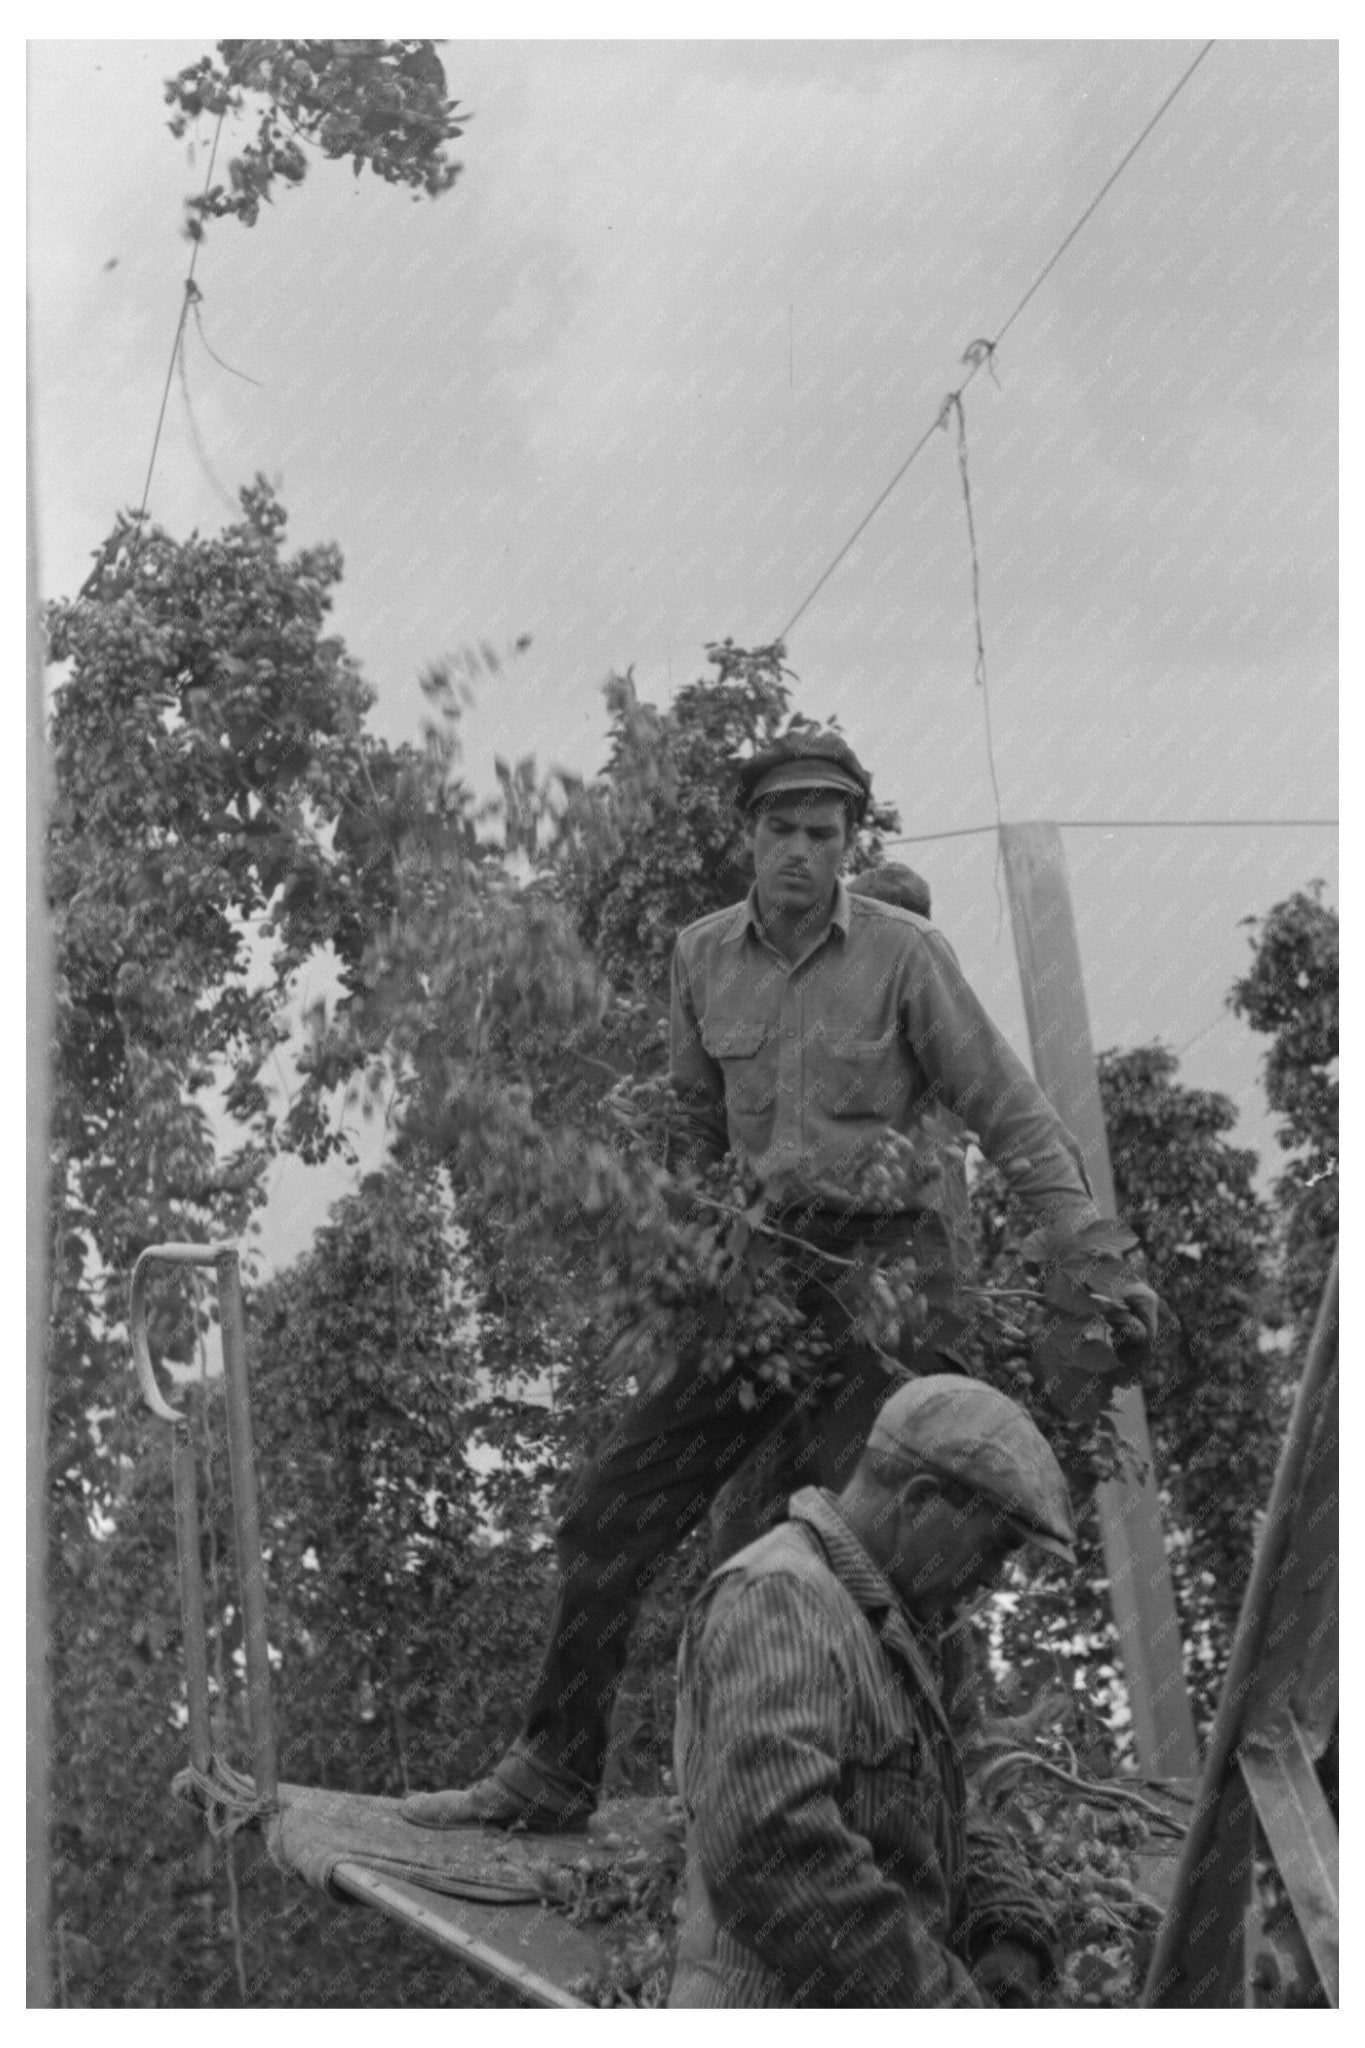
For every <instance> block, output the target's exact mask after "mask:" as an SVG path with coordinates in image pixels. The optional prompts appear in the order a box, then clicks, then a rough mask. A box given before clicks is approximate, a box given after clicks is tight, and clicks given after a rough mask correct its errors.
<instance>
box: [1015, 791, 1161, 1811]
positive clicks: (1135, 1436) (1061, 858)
mask: <svg viewBox="0 0 1365 2048" xmlns="http://www.w3.org/2000/svg"><path fill="white" fill-rule="evenodd" d="M1000 841H1001V848H1002V851H1003V854H1004V861H1005V879H1006V884H1007V887H1008V890H1009V899H1010V918H1011V922H1012V924H1013V926H1014V947H1015V952H1016V954H1017V956H1018V960H1019V979H1020V983H1021V985H1022V987H1023V993H1024V1014H1025V1016H1026V1017H1027V1019H1028V1030H1029V1040H1030V1043H1031V1045H1032V1048H1033V1071H1034V1074H1035V1076H1036V1078H1037V1081H1038V1085H1039V1087H1040V1088H1041V1089H1042V1091H1043V1093H1044V1094H1045V1095H1046V1096H1047V1098H1048V1101H1049V1102H1050V1103H1051V1104H1052V1106H1053V1108H1054V1109H1055V1110H1056V1111H1057V1113H1058V1115H1059V1116H1060V1117H1061V1118H1062V1121H1063V1122H1064V1123H1065V1125H1066V1126H1067V1129H1068V1130H1069V1131H1070V1132H1071V1135H1072V1136H1073V1138H1074V1139H1075V1140H1076V1143H1077V1145H1078V1146H1079V1147H1080V1150H1081V1155H1082V1157H1083V1158H1084V1160H1085V1166H1086V1171H1087V1173H1088V1174H1089V1176H1090V1185H1091V1188H1092V1189H1093V1191H1094V1196H1095V1201H1096V1204H1097V1206H1098V1207H1099V1209H1100V1211H1101V1213H1102V1214H1103V1215H1105V1216H1112V1215H1114V1213H1115V1202H1114V1176H1113V1170H1112V1168H1111V1166H1110V1163H1109V1141H1108V1137H1107V1135H1106V1132H1105V1127H1104V1111H1103V1109H1102V1107H1101V1104H1100V1092H1099V1083H1098V1081H1097V1080H1096V1076H1095V1048H1094V1045H1093V1043H1092V1041H1091V1037H1090V1016H1089V1012H1088V1010H1087V1008H1086V1001H1085V981H1084V978H1083V976H1082V973H1081V955H1080V947H1079V945H1078V944H1077V940H1076V921H1075V918H1074V917H1073V915H1072V909H1071V889H1070V884H1069V882H1068V879H1067V872H1066V856H1065V854H1064V852H1063V851H1062V840H1061V834H1060V833H1059V832H1058V830H1057V827H1056V826H1055V825H1002V826H1001V828H1000ZM1116 1408H1117V1412H1118V1422H1119V1428H1120V1431H1121V1433H1122V1435H1123V1438H1124V1440H1125V1441H1126V1442H1127V1443H1128V1444H1129V1445H1130V1446H1131V1447H1132V1451H1133V1453H1134V1455H1135V1457H1136V1459H1137V1461H1138V1462H1139V1463H1140V1464H1141V1465H1142V1466H1144V1467H1145V1468H1146V1470H1147V1472H1148V1474H1149V1476H1148V1477H1147V1478H1146V1479H1145V1480H1143V1481H1142V1482H1141V1483H1138V1482H1137V1481H1134V1480H1131V1479H1116V1480H1111V1481H1109V1482H1108V1483H1107V1484H1105V1485H1104V1486H1101V1487H1100V1488H1099V1489H1098V1491H1097V1493H1096V1506H1097V1508H1098V1512H1099V1520H1100V1530H1101V1533H1102V1536H1103V1539H1104V1557H1105V1564H1106V1567H1107V1569H1108V1573H1109V1597H1110V1601H1111V1603H1112V1606H1113V1612H1114V1626H1115V1628H1116V1630H1117V1632H1118V1639H1119V1649H1120V1653H1121V1655H1122V1658H1123V1672H1124V1678H1125V1680H1126V1682H1127V1686H1128V1699H1129V1705H1130V1707H1131V1710H1132V1715H1133V1736H1134V1741H1135V1744H1136V1747H1137V1756H1138V1762H1139V1765H1140V1766H1141V1768H1142V1770H1143V1771H1144V1772H1146V1773H1147V1774H1148V1776H1150V1777H1157V1778H1185V1777H1194V1776H1195V1775H1197V1773H1198V1769H1199V1748H1198V1742H1197V1740H1196V1737H1195V1732H1194V1718H1193V1716H1192V1714H1191V1712H1190V1702H1189V1694H1188V1693H1187V1691H1186V1689H1185V1672H1184V1663H1183V1657H1182V1651H1181V1641H1180V1626H1179V1622H1178V1620H1177V1617H1176V1611H1175V1596H1174V1594H1173V1592H1172V1590H1171V1577H1170V1572H1169V1570H1168V1569H1167V1565H1166V1550H1165V1545H1164V1542H1163V1539H1162V1529H1161V1508H1160V1503H1159V1501H1158V1498H1157V1491H1156V1485H1155V1482H1154V1480H1153V1479H1152V1478H1151V1476H1150V1473H1151V1468H1152V1446H1151V1439H1150V1437H1149V1436H1148V1433H1147V1416H1146V1411H1145V1409H1144V1407H1143V1403H1142V1395H1141V1393H1140V1391H1139V1390H1138V1388H1136V1387H1128V1388H1125V1389H1124V1390H1123V1391H1122V1393H1120V1395H1119V1396H1118V1399H1117V1402H1116Z"/></svg>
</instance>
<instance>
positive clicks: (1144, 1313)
mask: <svg viewBox="0 0 1365 2048" xmlns="http://www.w3.org/2000/svg"><path fill="white" fill-rule="evenodd" d="M1114 1292H1115V1295H1116V1296H1117V1299H1116V1300H1115V1301H1114V1303H1113V1305H1112V1307H1111V1308H1110V1309H1109V1310H1108V1311H1107V1312H1106V1316H1105V1320H1106V1321H1107V1322H1108V1324H1109V1327H1110V1332H1111V1335H1110V1342H1111V1343H1112V1344H1113V1347H1114V1353H1115V1356H1116V1357H1117V1358H1119V1359H1121V1360H1122V1362H1123V1364H1124V1365H1128V1366H1133V1365H1141V1364H1143V1363H1145V1361H1146V1360H1147V1358H1148V1357H1149V1356H1150V1355H1151V1351H1152V1347H1153V1345H1154V1344H1155V1343H1156V1332H1157V1321H1158V1318H1159V1316H1160V1314H1161V1300H1160V1297H1159V1296H1158V1294H1157V1293H1156V1290H1155V1289H1154V1288H1151V1287H1149V1286H1148V1285H1147V1282H1146V1281H1145V1280H1125V1281H1123V1282H1122V1283H1121V1284H1120V1285H1119V1286H1118V1287H1116V1288H1115V1290H1114Z"/></svg>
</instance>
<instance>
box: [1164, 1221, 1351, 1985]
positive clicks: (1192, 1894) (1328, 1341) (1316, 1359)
mask: <svg viewBox="0 0 1365 2048" xmlns="http://www.w3.org/2000/svg"><path fill="white" fill-rule="evenodd" d="M1338 1295H1339V1265H1338V1260H1337V1258H1336V1257H1335V1256H1334V1257H1333V1260H1332V1270H1331V1273H1330V1274H1329V1276H1328V1281H1327V1286H1326V1288H1325V1289H1324V1291H1323V1297H1322V1301H1321V1304H1320V1305H1319V1308H1318V1314H1317V1320H1316V1322H1315V1323H1314V1326H1313V1335H1312V1339H1311V1341H1310V1343H1309V1346H1308V1356H1307V1358H1306V1360H1305V1361H1304V1369H1303V1373H1302V1376H1301V1378H1300V1380H1299V1386H1298V1391H1297V1393H1296V1394H1295V1396H1294V1408H1293V1412H1292V1414H1291V1415H1290V1418H1289V1427H1288V1429H1287V1430H1286V1431H1285V1438H1284V1444H1283V1446H1282V1448H1281V1451H1280V1459H1279V1464H1278V1465H1277V1467H1276V1470H1275V1483H1274V1485H1273V1486H1272V1488H1271V1492H1270V1503H1269V1506H1268V1507H1267V1509H1266V1518H1265V1524H1264V1526H1263V1528H1262V1530H1261V1534H1260V1538H1259V1540H1258V1542H1257V1545H1256V1555H1255V1558H1254V1559H1253V1561H1252V1567H1251V1577H1250V1579H1249V1580H1248V1582H1247V1588H1246V1592H1245V1593H1244V1594H1243V1596H1242V1611H1241V1613H1240V1614H1239V1615H1238V1618H1237V1629H1236V1632H1235V1634H1234V1636H1233V1640H1232V1650H1231V1653H1230V1655H1229V1658H1228V1665H1227V1669H1226V1671H1225V1672H1224V1673H1223V1684H1222V1689H1221V1691H1220V1693H1219V1696H1218V1711H1217V1713H1216V1714H1215V1716H1214V1722H1213V1727H1212V1729H1211V1730H1210V1732H1209V1740H1208V1752H1207V1755H1206V1757H1205V1760H1204V1776H1203V1780H1202V1787H1201V1791H1200V1796H1199V1799H1198V1800H1197V1802H1196V1804H1195V1810H1194V1813H1193V1814H1192V1815H1191V1818H1190V1826H1189V1830H1188V1832H1187V1834H1186V1836H1185V1845H1184V1848H1183V1849H1182V1851H1181V1855H1180V1867H1179V1869H1178V1871H1177V1872H1176V1882H1175V1888H1174V1893H1173V1895H1172V1899H1171V1904H1170V1907H1169V1909H1168V1911H1167V1913H1166V1916H1165V1918H1164V1919H1163V1921H1162V1923H1161V1927H1160V1930H1159V1932H1158V1935H1157V1940H1156V1947H1155V1951H1154V1953H1153V1956H1152V1961H1151V1965H1150V1968H1149V1970H1148V1975H1147V1982H1146V1984H1145V1985H1144V1987H1143V1993H1142V2003H1143V2005H1159V2006H1170V2005H1175V2006H1178V2005H1190V2004H1209V2003H1210V2002H1211V2001H1210V1999H1208V1998H1201V1997H1197V1996H1192V1995H1190V1992H1191V1989H1192V1987H1193V1988H1194V1989H1197V1988H1198V1987H1199V1985H1201V1984H1202V1983H1203V1982H1204V1981H1205V1980H1204V1976H1203V1974H1202V1973H1201V1969H1200V1968H1198V1967H1196V1962H1195V1961H1194V1960H1193V1959H1194V1958H1195V1956H1196V1951H1197V1949H1198V1945H1199V1944H1200V1943H1201V1942H1202V1941H1203V1940H1204V1938H1205V1933H1206V1929H1207V1926H1208V1924H1209V1915H1208V1910H1207V1905H1206V1899H1207V1894H1208V1888H1209V1884H1210V1879H1211V1874H1217V1873H1220V1872H1223V1871H1224V1870H1225V1868H1226V1867H1227V1866H1228V1864H1229V1861H1230V1860H1231V1864H1232V1868H1233V1869H1234V1871H1235V1870H1236V1869H1237V1866H1238V1865H1239V1864H1240V1863H1241V1862H1242V1861H1243V1859H1244V1858H1247V1859H1249V1853H1250V1852H1249V1850H1248V1847H1247V1843H1246V1840H1245V1832H1244V1824H1243V1817H1242V1812H1241V1810H1240V1809H1238V1808H1236V1804H1235V1802H1236V1795H1237V1794H1239V1793H1240V1795H1241V1805H1242V1807H1244V1808H1245V1810H1246V1814H1247V1815H1248V1817H1251V1818H1254V1808H1253V1807H1252V1805H1251V1795H1250V1791H1249V1789H1248V1788H1247V1782H1246V1776H1245V1773H1244V1772H1243V1771H1242V1770H1241V1769H1239V1768H1238V1764H1237V1758H1238V1753H1239V1751H1240V1750H1241V1749H1242V1747H1243V1745H1244V1736H1243V1716H1244V1712H1245V1708H1246V1703H1247V1700H1248V1698H1249V1696H1250V1694H1251V1692H1252V1689H1253V1686H1254V1684H1255V1679H1256V1673H1257V1671H1258V1669H1259V1668H1260V1664H1261V1659H1262V1652H1263V1649H1264V1645H1265V1639H1266V1626H1267V1622H1268V1619H1269V1617H1270V1614H1271V1612H1272V1608H1273V1604H1274V1595H1275V1587H1276V1585H1277V1584H1278V1583H1279V1581H1280V1579H1281V1577H1282V1576H1283V1573H1284V1568H1285V1566H1286V1563H1287V1561H1288V1559H1289V1556H1290V1552H1291V1549H1292V1538H1293V1525H1294V1516H1295V1514H1296V1513H1297V1512H1298V1510H1299V1509H1300V1507H1301V1506H1302V1501H1303V1479H1304V1473H1305V1471H1306V1469H1307V1467H1308V1463H1309V1458H1310V1454H1311V1452H1312V1450H1313V1447H1314V1443H1315V1439H1316V1436H1317V1432H1318V1425H1319V1422H1320V1420H1321V1418H1322V1415H1323V1412H1324V1401H1325V1398H1326V1396H1327V1394H1328V1393H1329V1391H1330V1387H1331V1382H1332V1380H1333V1378H1334V1377H1335V1376H1336V1369H1337V1319H1338ZM1248 1883H1249V1879H1248ZM1214 1904H1215V1906H1216V1904H1217V1900H1216V1898H1215V1900H1214ZM1214 1983H1215V1989H1216V1988H1217V1984H1216V1980H1214Z"/></svg>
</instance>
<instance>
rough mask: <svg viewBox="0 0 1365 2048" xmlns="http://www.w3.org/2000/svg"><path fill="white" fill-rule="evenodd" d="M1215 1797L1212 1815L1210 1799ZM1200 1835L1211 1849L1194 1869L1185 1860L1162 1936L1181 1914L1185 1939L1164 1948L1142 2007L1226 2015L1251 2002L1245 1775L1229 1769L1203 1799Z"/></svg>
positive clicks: (1252, 1857)
mask: <svg viewBox="0 0 1365 2048" xmlns="http://www.w3.org/2000/svg"><path fill="white" fill-rule="evenodd" d="M1215 1799H1216V1806H1215V1807H1214V1810H1213V1811H1212V1812H1210V1811H1209V1810H1208V1808H1209V1802H1210V1801H1212V1800H1215ZM1196 1830H1197V1831H1198V1832H1199V1834H1200V1836H1201V1838H1202V1839H1203V1840H1205V1841H1206V1842H1207V1845H1208V1846H1207V1848H1206V1849H1205V1851H1204V1853H1203V1855H1202V1856H1201V1857H1200V1858H1199V1860H1198V1862H1197V1864H1196V1865H1195V1866H1194V1867H1193V1868H1192V1869H1190V1868H1188V1867H1187V1864H1186V1861H1185V1859H1184V1858H1183V1857H1182V1860H1181V1865H1180V1868H1179V1869H1178V1870H1177V1872H1176V1878H1175V1886H1174V1894H1175V1896H1174V1898H1173V1900H1172V1904H1171V1907H1170V1908H1169V1909H1168V1914H1167V1922H1166V1923H1163V1932H1164V1930H1165V1925H1166V1924H1169V1922H1170V1919H1171V1916H1172V1914H1174V1913H1178V1914H1179V1919H1180V1939H1179V1941H1178V1943H1176V1944H1174V1945H1167V1947H1166V1951H1165V1955H1164V1957H1163V1956H1162V1951H1161V1948H1160V1946H1159V1947H1158V1955H1157V1958H1154V1961H1153V1974H1152V1976H1150V1977H1149V1978H1148V1981H1147V1984H1146V1985H1145V1987H1144V1989H1143V1995H1142V2003H1143V2005H1145V2006H1162V2007H1166V2008H1171V2007H1181V2008H1183V2007H1186V2006H1202V2007H1204V2008H1205V2009H1209V2008H1212V2009H1216V2010H1222V2011H1228V2010H1230V2009H1233V2008H1241V2007H1243V2006H1245V2005H1246V2004H1247V2003H1248V1999H1249V1978H1250V1972H1249V1970H1248V1968H1247V1961H1248V1957H1247V1948H1248V1940H1249V1929H1250V1918H1251V1905H1252V1878H1253V1874H1254V1871H1255V1862H1256V1825H1255V1814H1254V1812H1253V1809H1252V1804H1251V1795H1250V1793H1249V1791H1248V1789H1247V1786H1246V1784H1245V1782H1244V1780H1243V1778H1242V1776H1241V1773H1240V1772H1239V1771H1236V1770H1229V1771H1227V1772H1226V1773H1225V1775H1224V1777H1223V1780H1222V1783H1221V1785H1219V1786H1218V1787H1217V1788H1216V1791H1215V1790H1214V1789H1209V1790H1206V1791H1205V1793H1204V1794H1203V1795H1202V1797H1201V1801H1200V1805H1199V1808H1197V1809H1196V1813H1195V1815H1194V1819H1193V1822H1192V1827H1191V1837H1193V1836H1194V1834H1195V1832H1196ZM1158 1959H1159V1960H1158Z"/></svg>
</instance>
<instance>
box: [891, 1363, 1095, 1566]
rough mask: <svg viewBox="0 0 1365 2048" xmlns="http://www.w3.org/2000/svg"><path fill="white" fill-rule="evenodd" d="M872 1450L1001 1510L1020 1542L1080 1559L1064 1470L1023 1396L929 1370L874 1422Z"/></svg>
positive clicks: (909, 1472)
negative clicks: (1013, 1396)
mask: <svg viewBox="0 0 1365 2048" xmlns="http://www.w3.org/2000/svg"><path fill="white" fill-rule="evenodd" d="M868 1447H869V1449H871V1450H877V1451H881V1452H883V1453H889V1454H890V1455H891V1456H892V1457H893V1458H897V1459H899V1460H901V1461H902V1462H903V1463H904V1466H905V1471H906V1475H907V1477H908V1476H910V1475H912V1474H914V1473H916V1472H928V1473H931V1474H934V1475H936V1476H938V1477H940V1478H945V1479H952V1480H955V1481H956V1482H957V1484H958V1485H959V1486H966V1487H970V1488H971V1489H972V1490H973V1492H975V1493H979V1494H981V1495H982V1497H983V1498H984V1499H986V1500H988V1501H990V1502H991V1503H992V1504H993V1505H994V1506H996V1507H998V1508H999V1509H1000V1511H1001V1513H1002V1515H1003V1516H1004V1518H1005V1521H1006V1523H1007V1525H1008V1526H1009V1527H1010V1528H1011V1529H1013V1530H1014V1531H1015V1532H1016V1533H1017V1534H1018V1536H1019V1538H1020V1540H1021V1542H1025V1543H1031V1544H1033V1545H1034V1546H1035V1547H1036V1548H1037V1549H1039V1550H1045V1551H1047V1552H1048V1553H1049V1554H1050V1555H1051V1556H1053V1557H1060V1558H1062V1559H1064V1561H1065V1562H1066V1563H1067V1564H1075V1562H1076V1552H1075V1538H1076V1529H1075V1524H1074V1523H1073V1521H1072V1519H1071V1498H1070V1495H1069V1494H1068V1492H1067V1485H1066V1480H1065V1479H1064V1478H1063V1476H1062V1468H1061V1466H1060V1465H1059V1464H1058V1463H1057V1460H1056V1458H1055V1457H1054V1456H1053V1454H1052V1452H1051V1450H1050V1449H1049V1447H1048V1444H1047V1441H1046V1439H1045V1438H1044V1437H1043V1436H1042V1434H1041V1433H1040V1432H1039V1431H1038V1430H1037V1429H1036V1428H1035V1427H1034V1425H1033V1423H1031V1422H1030V1421H1029V1418H1028V1416H1027V1415H1025V1413H1024V1411H1023V1409H1022V1408H1021V1407H1020V1406H1019V1404H1018V1402H1017V1401H1011V1400H1010V1399H1009V1397H1008V1395H1006V1394H1001V1393H997V1391H996V1389H995V1388H994V1387H988V1386H986V1385H984V1384H983V1382H982V1381H981V1380H973V1379H967V1378H964V1377H963V1376H962V1375H960V1374H958V1373H931V1374H929V1375H928V1376H927V1377H926V1378H925V1379H920V1380H912V1381H911V1382H910V1384H909V1385H908V1386H905V1387H900V1388H898V1389H897V1391H896V1392H895V1393H894V1394H893V1395H892V1396H891V1398H890V1400H889V1401H887V1402H886V1403H885V1404H884V1406H883V1407H882V1410H881V1412H880V1414H879V1415H878V1417H877V1420H876V1421H875V1422H874V1423H873V1425H872V1433H871V1435H870V1436H869V1438H868Z"/></svg>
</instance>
